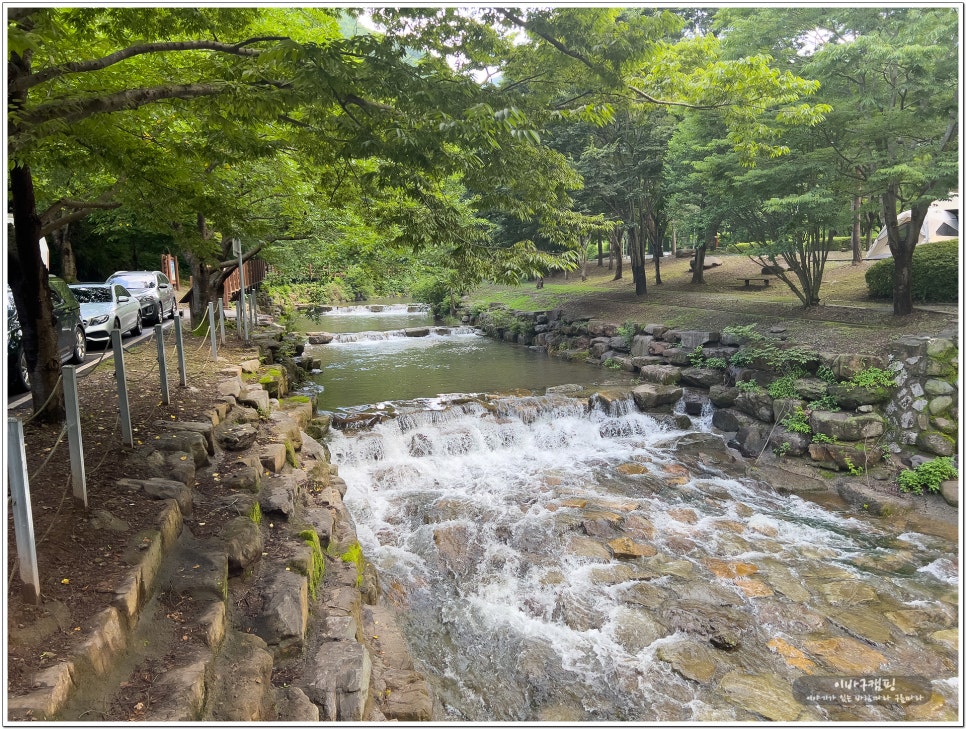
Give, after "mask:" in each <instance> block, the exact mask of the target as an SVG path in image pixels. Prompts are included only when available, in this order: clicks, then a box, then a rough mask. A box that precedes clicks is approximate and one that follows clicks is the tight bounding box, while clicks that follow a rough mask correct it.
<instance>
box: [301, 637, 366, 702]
mask: <svg viewBox="0 0 966 729" xmlns="http://www.w3.org/2000/svg"><path fill="white" fill-rule="evenodd" d="M303 675H304V677H305V679H306V680H307V681H309V683H308V685H306V686H304V691H305V694H306V696H308V697H309V698H310V699H311V700H312V702H313V703H315V704H317V705H318V706H320V707H321V714H322V719H323V720H324V721H361V720H362V719H363V711H364V709H365V704H366V702H367V700H368V698H369V682H370V679H371V678H372V660H371V658H370V657H369V651H368V650H367V649H366V647H365V646H364V645H362V644H361V643H355V642H348V641H333V642H330V643H323V644H322V646H321V647H320V648H319V649H318V650H317V651H316V653H315V655H313V656H311V657H310V658H309V660H308V661H307V663H306V667H305V673H304V674H303Z"/></svg>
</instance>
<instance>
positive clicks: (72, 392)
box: [62, 365, 87, 509]
mask: <svg viewBox="0 0 966 729" xmlns="http://www.w3.org/2000/svg"><path fill="white" fill-rule="evenodd" d="M62 372H63V375H64V406H65V407H66V409H67V443H68V447H69V450H70V475H71V484H72V486H73V488H74V501H76V502H77V503H78V504H80V505H81V506H83V507H84V508H85V509H86V508H87V475H86V473H85V472H84V441H83V438H82V437H81V418H80V406H79V405H78V400H77V368H76V367H74V366H73V365H64V367H63V370H62Z"/></svg>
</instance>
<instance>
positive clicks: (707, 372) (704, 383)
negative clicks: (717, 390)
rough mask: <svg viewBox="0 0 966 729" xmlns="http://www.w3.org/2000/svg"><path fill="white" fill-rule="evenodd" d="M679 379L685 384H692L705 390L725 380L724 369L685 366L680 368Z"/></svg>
mask: <svg viewBox="0 0 966 729" xmlns="http://www.w3.org/2000/svg"><path fill="white" fill-rule="evenodd" d="M681 379H682V380H683V381H684V383H685V384H686V385H694V386H695V387H701V388H704V389H705V390H709V389H711V387H713V386H714V385H721V384H723V383H724V381H725V373H724V370H720V369H715V368H713V367H685V368H684V369H683V370H681Z"/></svg>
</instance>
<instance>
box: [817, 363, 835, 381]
mask: <svg viewBox="0 0 966 729" xmlns="http://www.w3.org/2000/svg"><path fill="white" fill-rule="evenodd" d="M815 376H816V377H817V378H818V379H820V380H821V381H822V382H824V383H826V384H827V385H834V384H835V383H836V382H838V378H837V377H836V376H835V372H834V371H833V370H832V368H831V367H829V366H828V365H821V366H819V368H818V370H817V371H816V372H815Z"/></svg>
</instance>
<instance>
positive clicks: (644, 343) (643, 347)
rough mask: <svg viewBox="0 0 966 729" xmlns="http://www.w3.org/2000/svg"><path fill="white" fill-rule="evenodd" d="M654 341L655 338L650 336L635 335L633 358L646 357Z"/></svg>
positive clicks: (632, 349)
mask: <svg viewBox="0 0 966 729" xmlns="http://www.w3.org/2000/svg"><path fill="white" fill-rule="evenodd" d="M652 341H654V337H652V336H651V335H650V334H636V335H634V340H633V342H631V356H632V357H644V356H645V355H647V353H648V352H647V348H648V347H649V346H650V344H651V342H652Z"/></svg>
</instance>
